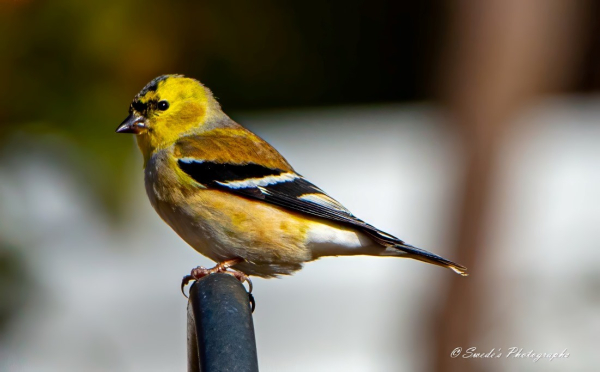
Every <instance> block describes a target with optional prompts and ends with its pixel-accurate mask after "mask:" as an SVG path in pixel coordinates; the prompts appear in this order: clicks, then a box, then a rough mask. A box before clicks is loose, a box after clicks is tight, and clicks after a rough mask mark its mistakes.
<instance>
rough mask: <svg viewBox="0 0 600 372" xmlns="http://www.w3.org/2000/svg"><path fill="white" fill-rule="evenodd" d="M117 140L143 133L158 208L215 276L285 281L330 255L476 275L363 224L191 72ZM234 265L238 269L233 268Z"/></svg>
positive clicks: (175, 78) (138, 109)
mask: <svg viewBox="0 0 600 372" xmlns="http://www.w3.org/2000/svg"><path fill="white" fill-rule="evenodd" d="M116 131H117V133H133V134H135V135H136V138H137V143H138V146H139V148H140V150H141V152H142V155H143V157H144V175H145V186H146V192H147V194H148V197H149V199H150V203H151V204H152V206H153V207H154V209H155V210H156V212H157V213H158V214H159V215H160V217H161V218H162V219H163V220H164V221H165V222H166V223H167V224H168V225H169V226H171V228H172V229H173V230H175V232H176V233H177V234H179V236H180V237H181V238H183V240H185V241H186V242H187V243H188V244H189V245H191V246H192V247H193V248H194V249H195V250H197V251H198V252H200V253H201V254H203V255H205V256H206V257H208V258H210V259H212V260H214V261H215V262H217V263H218V264H217V266H215V267H214V268H213V269H204V268H200V267H199V268H196V269H194V270H192V272H191V274H190V275H188V276H186V277H185V278H184V282H183V283H182V285H184V284H185V283H187V281H189V280H190V279H196V280H197V279H199V278H200V277H202V276H204V275H207V274H210V273H212V272H230V273H232V274H234V275H235V276H236V277H238V278H239V279H240V280H244V279H246V278H247V275H255V276H260V277H276V276H279V275H289V274H292V273H293V272H295V271H297V270H299V269H300V268H301V267H302V264H303V263H305V262H309V261H313V260H316V259H318V258H320V257H324V256H346V255H369V256H393V257H408V258H413V259H417V260H420V261H424V262H427V263H431V264H435V265H438V266H443V267H447V268H450V269H452V270H453V271H455V272H456V273H458V274H461V275H467V274H466V273H465V270H466V268H465V267H464V266H461V265H459V264H456V263H454V262H452V261H449V260H447V259H445V258H442V257H440V256H438V255H435V254H433V253H430V252H428V251H425V250H423V249H420V248H417V247H413V246H411V245H409V244H406V243H404V242H403V241H402V240H400V239H398V238H396V237H395V236H393V235H390V234H388V233H385V232H383V231H381V230H379V229H377V228H376V227H374V226H371V225H369V224H368V223H366V222H364V221H362V220H360V219H358V218H357V217H355V216H354V215H353V214H352V213H351V212H350V211H349V210H347V209H346V208H344V206H343V205H341V204H340V203H338V202H337V201H336V200H334V199H332V198H331V197H330V196H329V195H327V194H326V193H325V192H324V191H323V190H321V189H320V188H318V187H317V186H315V185H313V184H312V183H310V182H309V181H308V180H306V179H305V178H304V177H302V176H301V175H300V174H298V173H296V172H295V171H294V169H293V168H292V166H291V165H290V164H289V163H288V162H287V161H286V160H285V159H284V158H283V156H281V154H279V152H277V150H275V149H274V148H273V147H271V145H269V144H268V143H267V142H265V141H264V140H263V139H261V138H260V137H258V136H257V135H255V134H254V133H252V132H250V131H249V130H247V129H245V128H243V127H242V126H241V125H239V124H237V123H236V122H235V121H233V120H232V119H231V118H229V117H228V116H227V115H226V114H225V113H224V112H223V111H222V110H221V107H220V105H219V103H218V102H217V101H216V99H215V98H214V97H213V95H212V92H211V91H210V90H209V89H208V88H207V87H205V86H204V85H202V84H201V83H200V82H199V81H197V80H195V79H191V78H188V77H184V76H182V75H163V76H160V77H157V78H156V79H154V80H152V81H151V82H150V83H148V85H146V86H145V87H144V88H143V89H142V90H141V91H140V92H139V93H138V94H137V95H136V96H135V98H134V99H133V102H132V103H131V106H130V107H129V116H128V117H127V118H126V119H125V121H123V123H122V124H121V125H119V127H118V128H117V130H116ZM230 268H231V269H230Z"/></svg>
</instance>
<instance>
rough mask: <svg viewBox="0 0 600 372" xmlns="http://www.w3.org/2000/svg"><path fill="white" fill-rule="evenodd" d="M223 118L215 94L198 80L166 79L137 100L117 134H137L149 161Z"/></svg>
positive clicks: (150, 86)
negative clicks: (154, 152) (181, 139)
mask: <svg viewBox="0 0 600 372" xmlns="http://www.w3.org/2000/svg"><path fill="white" fill-rule="evenodd" d="M223 115H224V114H223V112H222V111H221V108H220V106H219V104H218V103H217V101H216V100H215V98H214V97H213V95H212V92H211V91H210V90H209V89H208V88H206V87H205V86H204V85H202V84H201V83H200V82H199V81H198V80H195V79H191V78H187V77H185V76H183V75H163V76H159V77H157V78H156V79H154V80H152V81H151V82H150V83H148V84H147V85H146V86H145V87H144V88H143V89H142V90H141V91H140V92H139V93H138V94H137V95H136V96H135V98H134V99H133V102H132V103H131V106H129V116H128V117H127V118H126V119H125V120H124V121H123V123H121V125H119V127H118V128H117V133H133V134H136V135H137V140H138V145H139V146H140V149H141V150H142V152H143V153H144V157H147V156H149V155H150V154H151V153H152V152H153V151H154V150H156V149H160V148H163V147H166V146H169V145H170V144H172V143H173V142H174V141H176V140H177V139H178V138H180V137H181V136H182V135H185V134H186V133H188V132H192V131H194V130H201V129H202V127H203V126H204V125H205V124H206V123H207V122H214V121H215V120H216V119H218V118H219V117H220V116H223Z"/></svg>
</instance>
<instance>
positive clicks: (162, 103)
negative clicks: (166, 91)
mask: <svg viewBox="0 0 600 372" xmlns="http://www.w3.org/2000/svg"><path fill="white" fill-rule="evenodd" d="M168 108H169V102H167V101H160V102H159V103H158V109H159V110H161V111H165V110H166V109H168Z"/></svg>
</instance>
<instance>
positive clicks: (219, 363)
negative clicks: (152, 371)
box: [188, 274, 258, 372]
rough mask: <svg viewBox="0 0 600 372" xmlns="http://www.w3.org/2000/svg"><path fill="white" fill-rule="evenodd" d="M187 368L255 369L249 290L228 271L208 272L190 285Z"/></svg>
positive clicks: (245, 371)
mask: <svg viewBox="0 0 600 372" xmlns="http://www.w3.org/2000/svg"><path fill="white" fill-rule="evenodd" d="M188 371H190V372H191V371H202V372H217V371H240V372H254V371H258V357H257V354H256V340H255V337H254V324H253V322H252V312H251V308H250V305H249V303H248V293H247V292H246V289H245V288H244V286H243V285H242V284H241V283H240V282H239V280H237V279H236V278H234V277H233V276H231V275H228V274H211V275H208V276H206V277H204V278H202V279H200V280H198V281H197V282H195V283H194V285H192V287H191V288H190V300H189V302H188Z"/></svg>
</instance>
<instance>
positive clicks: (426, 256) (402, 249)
mask: <svg viewBox="0 0 600 372" xmlns="http://www.w3.org/2000/svg"><path fill="white" fill-rule="evenodd" d="M366 226H367V227H366V228H365V230H363V232H365V233H366V234H368V235H369V236H370V237H371V238H373V240H375V241H376V242H377V243H379V244H381V245H382V246H384V247H386V249H385V251H384V253H382V254H383V255H392V256H404V257H409V258H412V259H415V260H419V261H423V262H427V263H430V264H434V265H438V266H442V267H447V268H449V269H450V270H452V271H454V272H455V273H457V274H460V275H462V276H468V275H469V274H467V273H466V271H467V268H466V267H464V266H463V265H459V264H457V263H454V262H452V261H450V260H447V259H445V258H443V257H440V256H438V255H437V254H433V253H431V252H428V251H426V250H424V249H421V248H417V247H413V246H412V245H410V244H406V243H405V242H404V241H402V240H400V239H398V238H396V237H395V236H393V235H390V234H388V233H386V232H383V231H381V230H379V229H377V228H375V227H373V226H371V225H366Z"/></svg>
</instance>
